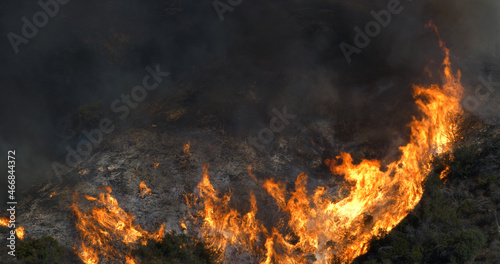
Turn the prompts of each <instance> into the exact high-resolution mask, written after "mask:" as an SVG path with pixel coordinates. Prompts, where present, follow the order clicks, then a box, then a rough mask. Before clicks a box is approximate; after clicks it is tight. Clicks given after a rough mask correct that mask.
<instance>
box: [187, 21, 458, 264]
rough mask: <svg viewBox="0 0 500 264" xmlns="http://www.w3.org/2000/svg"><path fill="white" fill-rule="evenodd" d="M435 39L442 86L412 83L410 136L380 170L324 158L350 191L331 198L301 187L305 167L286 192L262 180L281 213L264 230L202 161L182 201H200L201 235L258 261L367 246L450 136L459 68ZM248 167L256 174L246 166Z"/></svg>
mask: <svg viewBox="0 0 500 264" xmlns="http://www.w3.org/2000/svg"><path fill="white" fill-rule="evenodd" d="M436 30H437V29H436ZM439 43H440V46H441V48H442V49H443V51H444V54H445V59H444V61H443V63H442V65H443V68H444V69H443V74H442V79H443V85H442V86H441V87H440V86H439V85H431V86H429V87H424V86H418V85H414V86H413V95H414V98H415V100H416V104H417V106H418V109H419V110H420V112H421V117H420V118H417V117H414V118H413V121H412V122H411V123H410V124H409V127H410V129H411V135H410V140H409V143H408V144H407V145H405V146H401V147H400V148H399V150H400V153H401V157H400V158H399V159H398V160H396V161H394V162H392V163H390V164H388V165H386V166H384V167H385V168H384V169H382V166H381V162H380V161H378V160H363V161H361V163H359V164H353V159H352V157H351V155H350V154H349V153H340V155H339V156H337V157H336V159H328V160H326V161H325V163H326V164H327V165H328V166H329V167H330V170H331V172H332V173H334V174H341V175H344V177H345V179H346V180H348V181H349V182H350V186H351V187H350V193H349V196H348V197H346V198H343V199H342V200H337V201H331V200H329V199H328V198H326V197H325V194H326V191H327V187H322V186H320V187H317V188H316V189H315V190H314V191H313V192H312V193H308V191H307V190H306V184H307V175H306V174H305V173H301V174H300V175H298V177H297V180H296V182H295V189H294V190H293V191H291V192H290V193H287V191H286V188H285V184H284V183H281V182H275V181H274V180H273V179H269V180H266V181H264V183H263V184H262V188H263V189H264V190H265V191H266V192H267V193H269V194H270V195H271V196H272V197H273V198H274V200H275V201H276V203H277V205H278V207H279V208H280V210H282V211H284V212H286V213H287V215H288V220H287V222H286V223H285V225H286V226H285V228H283V226H282V225H281V224H278V225H277V226H276V227H273V228H272V230H271V231H270V232H269V231H268V230H267V229H266V228H265V227H264V225H263V224H262V223H261V222H260V221H259V220H258V219H256V218H255V216H256V212H257V205H256V200H255V196H254V195H253V194H252V195H251V197H250V211H249V212H248V213H247V214H245V215H241V214H240V213H239V212H238V211H236V210H234V209H232V208H230V206H229V201H230V199H231V194H230V193H229V194H220V193H218V192H217V191H216V190H214V188H213V186H212V185H211V183H210V178H209V175H208V165H204V166H203V179H202V180H201V182H200V183H199V184H198V192H199V193H197V194H196V195H193V196H187V198H188V200H187V203H188V205H189V206H191V207H199V208H201V209H200V211H199V213H198V215H195V216H194V217H195V218H196V219H201V224H200V225H201V227H200V233H201V236H202V237H203V238H204V239H205V240H207V242H209V243H210V244H211V245H213V246H215V247H217V248H219V249H220V250H221V251H222V252H224V251H225V250H226V249H227V248H228V247H229V246H232V247H235V248H237V249H238V250H240V249H244V250H247V251H251V252H253V253H255V254H256V255H259V256H261V257H262V259H261V261H262V262H261V263H306V262H307V259H309V258H313V259H315V260H316V261H317V262H315V263H328V262H329V261H331V259H332V258H335V259H338V260H340V261H341V262H351V261H352V260H353V259H354V258H356V257H357V256H359V255H361V254H364V253H366V252H367V250H368V242H369V241H370V239H372V238H373V237H378V236H380V235H382V234H383V233H385V232H389V231H390V230H391V229H392V228H393V227H394V226H396V225H397V224H398V223H399V222H400V221H401V220H403V218H404V217H405V216H406V215H407V214H408V213H409V211H411V210H412V209H413V208H414V207H415V205H416V204H417V203H418V202H419V201H420V199H421V197H422V194H423V186H422V182H423V181H424V180H425V178H426V176H427V174H428V173H429V171H430V163H431V159H432V156H433V155H435V154H439V153H442V152H446V151H449V150H450V147H451V144H452V142H453V136H454V132H455V131H456V125H457V124H456V119H455V117H456V116H459V115H461V113H462V110H461V108H460V99H461V97H462V93H463V87H462V85H461V84H460V72H459V71H458V72H457V73H455V74H454V73H453V71H452V69H451V64H450V60H449V54H450V52H449V50H448V49H447V48H446V47H445V45H444V42H442V41H441V39H440V41H439ZM248 172H249V175H250V176H251V177H252V178H255V177H254V176H253V174H251V167H249V168H248ZM284 230H289V231H284Z"/></svg>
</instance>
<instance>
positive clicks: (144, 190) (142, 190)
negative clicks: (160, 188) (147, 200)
mask: <svg viewBox="0 0 500 264" xmlns="http://www.w3.org/2000/svg"><path fill="white" fill-rule="evenodd" d="M139 193H140V195H141V198H144V196H146V194H149V195H151V189H149V188H148V186H146V184H145V183H144V182H143V181H142V182H141V183H140V184H139Z"/></svg>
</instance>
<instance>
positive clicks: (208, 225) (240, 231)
mask: <svg viewBox="0 0 500 264" xmlns="http://www.w3.org/2000/svg"><path fill="white" fill-rule="evenodd" d="M198 190H199V197H196V196H191V197H189V196H188V197H187V199H188V204H189V205H193V206H195V205H198V206H200V207H203V209H202V210H201V211H200V212H199V217H201V219H203V220H202V223H201V225H202V227H201V232H202V235H203V237H204V238H206V239H208V241H207V242H208V243H209V244H210V245H211V246H213V247H215V248H217V249H219V250H221V251H222V252H224V251H225V250H226V248H227V246H229V245H232V246H235V247H237V248H241V249H244V250H248V251H256V250H257V248H256V246H257V239H258V232H260V231H262V232H265V228H264V226H263V225H262V223H261V222H260V221H259V220H257V219H256V217H255V215H256V214H257V201H256V199H255V195H254V194H253V193H252V194H251V195H250V205H251V207H250V211H249V212H248V213H246V214H245V215H241V214H240V213H239V212H237V211H236V210H234V209H231V208H230V206H229V200H230V199H231V195H230V194H228V195H221V194H220V193H218V192H217V191H215V189H214V188H213V186H212V184H211V183H210V176H209V174H208V164H204V165H203V179H202V181H201V182H200V183H199V184H198Z"/></svg>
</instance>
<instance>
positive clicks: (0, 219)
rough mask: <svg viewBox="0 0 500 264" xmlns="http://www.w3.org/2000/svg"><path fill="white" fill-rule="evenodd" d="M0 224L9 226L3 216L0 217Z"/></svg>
mask: <svg viewBox="0 0 500 264" xmlns="http://www.w3.org/2000/svg"><path fill="white" fill-rule="evenodd" d="M0 226H9V219H7V218H5V217H2V218H0Z"/></svg>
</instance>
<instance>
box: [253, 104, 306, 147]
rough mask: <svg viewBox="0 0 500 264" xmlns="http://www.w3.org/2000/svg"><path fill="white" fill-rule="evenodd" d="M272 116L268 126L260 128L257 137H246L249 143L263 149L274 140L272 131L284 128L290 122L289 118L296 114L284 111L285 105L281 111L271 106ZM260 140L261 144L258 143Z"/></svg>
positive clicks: (276, 131) (279, 130) (275, 131)
mask: <svg viewBox="0 0 500 264" xmlns="http://www.w3.org/2000/svg"><path fill="white" fill-rule="evenodd" d="M273 113H274V115H275V116H274V117H273V118H271V121H270V122H269V128H267V127H264V128H262V129H261V130H260V131H259V133H257V137H250V136H249V137H248V141H250V145H252V146H254V147H255V148H257V149H258V150H260V151H264V149H265V147H264V145H267V144H269V143H271V142H272V141H273V140H274V133H279V132H281V131H283V129H285V127H286V126H287V125H288V124H290V121H289V120H292V119H295V117H297V116H296V115H293V114H289V113H287V112H286V106H285V107H283V111H282V112H280V111H278V109H276V108H273ZM258 142H260V143H261V144H259V143H258Z"/></svg>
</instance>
